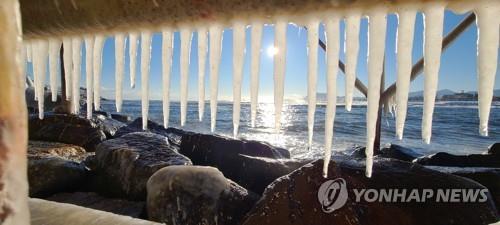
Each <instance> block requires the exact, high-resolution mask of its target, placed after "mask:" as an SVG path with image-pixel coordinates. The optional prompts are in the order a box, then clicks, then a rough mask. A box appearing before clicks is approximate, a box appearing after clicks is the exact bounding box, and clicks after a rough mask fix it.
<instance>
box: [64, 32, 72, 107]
mask: <svg viewBox="0 0 500 225" xmlns="http://www.w3.org/2000/svg"><path fill="white" fill-rule="evenodd" d="M71 46H72V45H71V38H70V37H65V38H63V47H64V53H63V60H64V81H65V82H64V83H65V85H66V100H68V101H70V100H71V95H72V94H73V91H72V85H73V81H72V79H71V78H72V75H73V59H72V57H73V53H72V50H73V47H71Z"/></svg>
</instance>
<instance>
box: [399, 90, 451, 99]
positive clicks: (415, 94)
mask: <svg viewBox="0 0 500 225" xmlns="http://www.w3.org/2000/svg"><path fill="white" fill-rule="evenodd" d="M455 93H456V92H454V91H452V90H450V89H443V90H439V91H438V92H437V94H436V95H437V97H438V98H441V97H443V96H444V95H453V94H455ZM423 96H424V91H414V92H410V94H409V95H408V97H410V98H415V97H423Z"/></svg>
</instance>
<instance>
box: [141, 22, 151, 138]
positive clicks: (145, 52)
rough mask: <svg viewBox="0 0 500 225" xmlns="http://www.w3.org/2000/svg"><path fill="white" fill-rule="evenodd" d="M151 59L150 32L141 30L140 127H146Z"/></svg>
mask: <svg viewBox="0 0 500 225" xmlns="http://www.w3.org/2000/svg"><path fill="white" fill-rule="evenodd" d="M150 61H151V32H149V31H143V32H141V105H142V129H143V130H147V129H148V114H149V112H148V110H149V63H150Z"/></svg>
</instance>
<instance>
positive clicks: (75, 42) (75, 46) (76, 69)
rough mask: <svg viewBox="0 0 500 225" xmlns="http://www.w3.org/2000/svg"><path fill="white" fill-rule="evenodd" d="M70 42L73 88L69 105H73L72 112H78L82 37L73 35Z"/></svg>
mask: <svg viewBox="0 0 500 225" xmlns="http://www.w3.org/2000/svg"><path fill="white" fill-rule="evenodd" d="M71 43H72V45H71V46H72V50H71V52H72V54H73V55H72V59H73V75H72V76H71V79H72V85H73V87H72V88H71V89H72V90H73V94H72V98H71V106H72V107H73V113H75V114H79V113H80V75H81V66H82V52H81V48H82V39H81V38H79V37H74V38H73V39H72V40H71Z"/></svg>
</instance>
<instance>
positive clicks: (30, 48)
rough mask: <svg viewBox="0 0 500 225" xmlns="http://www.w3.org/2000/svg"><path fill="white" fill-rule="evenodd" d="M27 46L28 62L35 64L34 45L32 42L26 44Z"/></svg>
mask: <svg viewBox="0 0 500 225" xmlns="http://www.w3.org/2000/svg"><path fill="white" fill-rule="evenodd" d="M25 45H26V60H27V61H28V62H33V44H32V43H31V42H30V41H26V42H25Z"/></svg>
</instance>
